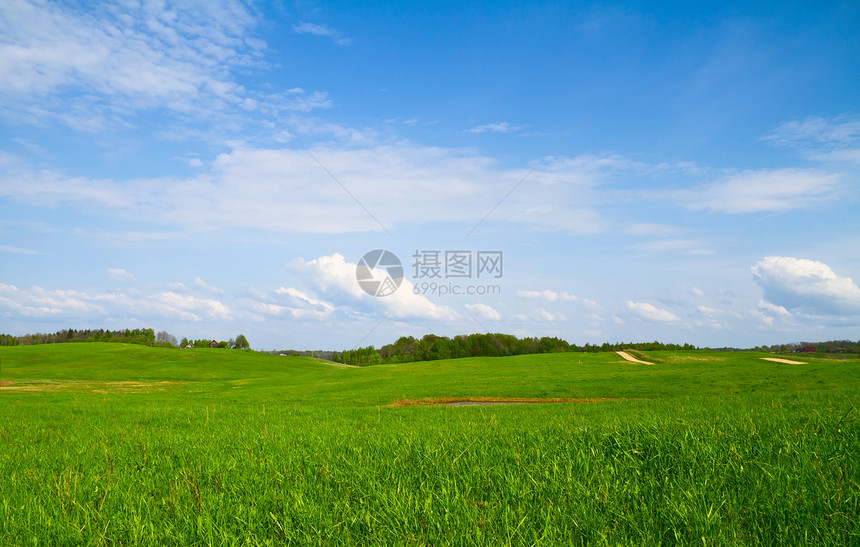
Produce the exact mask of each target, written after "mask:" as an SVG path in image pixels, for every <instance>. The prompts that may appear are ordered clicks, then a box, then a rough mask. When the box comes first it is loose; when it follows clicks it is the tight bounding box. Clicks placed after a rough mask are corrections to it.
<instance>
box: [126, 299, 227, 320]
mask: <svg viewBox="0 0 860 547" xmlns="http://www.w3.org/2000/svg"><path fill="white" fill-rule="evenodd" d="M139 305H140V306H141V307H142V308H144V309H145V310H146V311H149V312H151V313H153V314H156V315H160V316H162V317H178V318H180V319H182V320H183V321H194V322H197V321H202V320H204V319H209V320H211V319H217V320H222V321H223V320H229V319H230V318H231V316H230V309H229V308H228V307H227V306H225V305H224V304H222V303H221V302H219V301H217V300H211V299H206V298H196V297H194V296H184V295H181V294H176V293H174V292H163V293H158V294H155V295H152V296H150V297H148V298H146V299H144V300H142V301H141V302H140V304H139Z"/></svg>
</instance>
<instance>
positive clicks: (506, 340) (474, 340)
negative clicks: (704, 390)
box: [331, 333, 696, 367]
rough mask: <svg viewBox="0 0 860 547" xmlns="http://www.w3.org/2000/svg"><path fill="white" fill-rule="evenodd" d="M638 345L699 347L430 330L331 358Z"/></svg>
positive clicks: (369, 361) (360, 362) (366, 361)
mask: <svg viewBox="0 0 860 547" xmlns="http://www.w3.org/2000/svg"><path fill="white" fill-rule="evenodd" d="M622 349H636V350H640V351H654V350H661V349H666V350H685V349H696V347H695V346H693V345H690V344H683V345H678V344H663V343H661V342H656V341H655V342H644V343H632V342H631V343H625V342H620V343H615V344H610V343H608V342H605V343H603V344H601V345H591V344H585V345H584V346H577V345H576V344H570V343H569V342H567V341H565V340H562V339H561V338H556V337H548V336H544V337H541V338H528V337H527V338H517V337H516V336H514V335H512V334H501V333H492V334H468V335H465V334H463V335H459V336H455V337H454V338H448V337H447V336H436V335H435V334H427V335H425V336H424V337H422V338H421V339H420V340H419V339H416V338H414V337H412V336H403V337H401V338H398V339H397V341H396V342H394V343H393V344H386V345H384V346H382V347H381V348H379V349H378V350H377V349H376V348H375V347H374V346H368V347H364V348H356V349H351V350H344V351H342V352H335V353H334V354H333V355H332V358H331V360H332V361H334V362H336V363H343V364H346V365H353V366H360V367H361V366H370V365H379V364H388V363H409V362H413V361H435V360H438V359H456V358H459V357H505V356H511V355H527V354H535V353H564V352H573V351H576V352H588V353H596V352H600V351H619V350H622Z"/></svg>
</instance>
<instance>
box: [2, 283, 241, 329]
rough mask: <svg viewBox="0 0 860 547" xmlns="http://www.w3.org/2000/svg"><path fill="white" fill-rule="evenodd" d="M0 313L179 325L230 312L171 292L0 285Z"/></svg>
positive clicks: (218, 317) (223, 317)
mask: <svg viewBox="0 0 860 547" xmlns="http://www.w3.org/2000/svg"><path fill="white" fill-rule="evenodd" d="M0 310H6V311H7V312H11V313H13V314H15V315H19V316H25V317H38V318H57V319H63V320H75V319H101V318H105V317H123V318H133V317H136V316H138V315H149V316H155V317H164V318H170V319H175V318H179V319H181V320H183V321H193V322H197V321H203V320H229V319H231V314H230V310H229V308H228V307H227V306H225V305H224V304H223V303H221V302H219V301H216V300H210V299H203V298H195V297H193V296H182V295H179V294H176V293H174V292H172V291H168V292H162V293H157V294H153V295H135V294H126V293H123V292H85V291H74V290H63V289H54V290H51V289H45V288H43V287H39V286H34V287H32V288H30V289H19V288H18V287H16V286H15V285H6V284H3V283H0Z"/></svg>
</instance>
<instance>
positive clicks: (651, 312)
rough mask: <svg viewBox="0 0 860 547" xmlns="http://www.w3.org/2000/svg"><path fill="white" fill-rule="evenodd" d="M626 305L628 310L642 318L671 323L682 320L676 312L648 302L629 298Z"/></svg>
mask: <svg viewBox="0 0 860 547" xmlns="http://www.w3.org/2000/svg"><path fill="white" fill-rule="evenodd" d="M626 306H627V309H628V310H630V311H632V312H633V313H635V314H636V315H637V316H639V317H640V318H642V319H646V320H648V321H659V322H666V323H671V322H675V321H680V320H681V318H680V317H678V316H677V315H675V314H674V313H672V312H670V311H668V310H663V309H660V308H657V307H655V306H653V305H652V304H648V303H647V302H633V301H632V300H628V301H627V304H626Z"/></svg>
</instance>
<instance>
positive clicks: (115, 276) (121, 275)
mask: <svg viewBox="0 0 860 547" xmlns="http://www.w3.org/2000/svg"><path fill="white" fill-rule="evenodd" d="M107 272H108V277H109V278H111V279H112V280H113V281H120V282H123V283H132V282H134V275H132V274H130V273H128V272H127V271H126V270H124V269H123V268H108V270H107Z"/></svg>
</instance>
